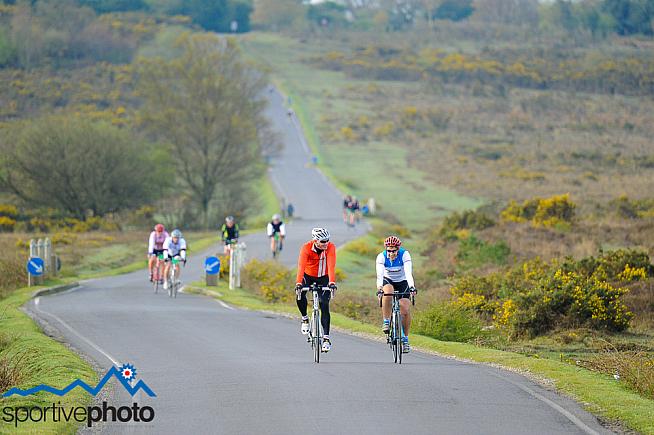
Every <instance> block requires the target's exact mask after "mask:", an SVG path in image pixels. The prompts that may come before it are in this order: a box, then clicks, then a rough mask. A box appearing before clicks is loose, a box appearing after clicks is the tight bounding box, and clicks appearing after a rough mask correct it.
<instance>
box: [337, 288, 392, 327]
mask: <svg viewBox="0 0 654 435" xmlns="http://www.w3.org/2000/svg"><path fill="white" fill-rule="evenodd" d="M331 306H332V310H333V311H334V312H338V313H341V314H343V315H344V316H347V317H349V318H350V319H354V320H358V321H360V322H370V323H374V322H376V321H378V320H379V317H380V315H379V308H378V307H379V306H378V305H377V299H376V298H375V297H373V296H364V295H361V294H348V295H347V297H338V295H337V297H336V298H334V301H333V302H332V303H331Z"/></svg>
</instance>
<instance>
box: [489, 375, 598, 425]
mask: <svg viewBox="0 0 654 435" xmlns="http://www.w3.org/2000/svg"><path fill="white" fill-rule="evenodd" d="M490 373H491V374H492V375H493V376H496V377H498V378H501V379H503V380H505V381H507V382H509V383H511V384H513V385H515V386H516V387H518V388H520V389H521V390H522V391H524V392H525V393H527V394H529V395H531V396H533V397H534V398H536V399H538V400H540V401H541V402H543V403H545V404H546V405H548V406H549V407H550V408H552V409H554V410H555V411H558V412H559V413H560V414H562V415H563V416H565V417H566V418H567V419H568V420H570V421H571V422H572V423H574V425H575V426H577V427H578V428H579V429H581V430H583V431H584V432H586V433H587V434H589V435H599V432H597V431H596V430H595V429H593V428H591V427H590V426H588V425H587V424H586V423H584V422H583V421H581V419H579V417H577V416H576V415H574V414H573V413H571V412H570V411H568V410H566V409H565V408H564V407H562V406H561V405H559V404H558V403H556V402H553V401H551V400H550V399H548V398H547V397H545V396H543V395H542V394H539V393H537V392H535V391H534V390H532V389H531V388H529V387H527V386H525V385H522V384H521V383H519V382H516V381H514V380H512V379H509V378H507V377H506V376H502V375H501V374H499V373H495V372H490Z"/></svg>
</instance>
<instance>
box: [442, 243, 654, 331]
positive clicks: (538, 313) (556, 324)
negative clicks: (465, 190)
mask: <svg viewBox="0 0 654 435" xmlns="http://www.w3.org/2000/svg"><path fill="white" fill-rule="evenodd" d="M649 261H650V260H649V256H648V255H647V254H646V253H644V252H640V251H635V250H617V251H612V252H608V253H600V255H599V256H597V257H587V258H584V259H582V260H579V261H576V260H574V259H572V258H566V259H565V260H563V261H557V260H552V261H551V262H549V263H546V262H543V261H541V260H538V259H536V260H531V261H528V262H525V263H523V264H522V265H521V266H516V267H512V268H510V269H508V270H506V271H504V272H496V273H492V274H490V275H487V276H483V277H478V276H473V275H464V276H462V277H460V278H458V279H457V281H456V283H455V285H454V286H453V287H452V289H451V291H452V295H453V304H454V305H455V306H459V307H462V308H466V309H470V310H474V311H475V312H477V313H478V314H479V315H480V316H481V317H483V318H489V317H491V318H492V319H493V322H494V324H495V325H496V326H498V327H500V328H502V329H503V330H505V331H507V332H508V333H509V335H510V336H530V337H533V336H537V335H541V334H544V333H546V332H549V331H552V330H554V329H558V328H577V327H589V328H593V329H598V330H607V331H624V330H625V329H627V328H628V326H629V322H630V320H631V318H632V317H633V314H632V313H631V312H630V311H629V309H628V308H627V306H626V305H625V303H624V300H623V299H624V298H623V296H624V295H625V294H626V293H627V292H628V289H627V288H626V287H625V284H628V283H629V282H631V281H635V280H640V279H645V278H647V276H648V274H651V273H652V271H653V269H654V266H652V265H651V264H650V262H649Z"/></svg>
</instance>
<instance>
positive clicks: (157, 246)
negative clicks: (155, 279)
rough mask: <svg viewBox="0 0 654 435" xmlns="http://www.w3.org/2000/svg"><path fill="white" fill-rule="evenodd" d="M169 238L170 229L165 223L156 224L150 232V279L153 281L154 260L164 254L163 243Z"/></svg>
mask: <svg viewBox="0 0 654 435" xmlns="http://www.w3.org/2000/svg"><path fill="white" fill-rule="evenodd" d="M167 238H168V231H166V228H164V226H163V224H157V225H155V226H154V230H153V231H152V232H151V233H150V239H149V240H148V272H149V273H150V281H152V269H153V267H154V260H155V259H156V258H157V257H158V256H159V255H161V254H163V244H164V242H165V241H166V239H167Z"/></svg>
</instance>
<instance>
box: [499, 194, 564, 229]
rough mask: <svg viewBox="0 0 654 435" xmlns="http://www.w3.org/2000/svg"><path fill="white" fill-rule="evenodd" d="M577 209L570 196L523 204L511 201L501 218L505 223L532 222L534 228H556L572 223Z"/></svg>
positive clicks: (531, 200) (528, 201)
mask: <svg viewBox="0 0 654 435" xmlns="http://www.w3.org/2000/svg"><path fill="white" fill-rule="evenodd" d="M575 208H576V205H575V203H573V202H572V201H571V200H570V195H568V194H565V195H555V196H552V197H550V198H534V199H529V200H526V201H524V202H523V203H522V204H518V203H517V202H516V201H511V202H509V205H508V206H507V207H506V208H505V209H504V210H502V213H501V215H500V216H501V217H502V219H503V220H504V221H511V222H531V223H532V224H533V225H534V226H543V227H555V226H558V225H561V224H568V223H570V222H571V221H572V218H573V217H574V214H575Z"/></svg>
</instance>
